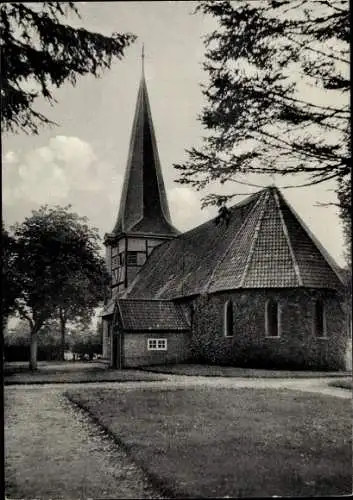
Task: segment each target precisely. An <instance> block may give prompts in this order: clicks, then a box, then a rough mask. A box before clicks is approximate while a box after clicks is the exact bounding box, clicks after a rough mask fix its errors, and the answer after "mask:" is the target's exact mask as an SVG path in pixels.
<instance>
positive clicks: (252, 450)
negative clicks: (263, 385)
mask: <svg viewBox="0 0 353 500" xmlns="http://www.w3.org/2000/svg"><path fill="white" fill-rule="evenodd" d="M66 395H67V396H68V397H69V399H70V400H71V401H73V402H75V403H76V404H78V405H79V406H81V407H83V408H85V409H86V410H87V411H88V412H89V413H90V414H91V416H92V417H93V418H94V419H95V420H96V421H98V422H99V423H100V425H101V426H102V427H104V428H105V429H106V430H108V431H109V433H111V435H113V436H114V437H115V438H116V440H117V441H118V442H120V443H123V444H124V445H125V446H126V447H127V449H128V450H129V452H130V453H131V455H132V457H133V458H134V460H135V461H136V462H137V463H138V464H139V465H140V466H141V467H142V468H143V469H144V470H145V471H146V472H148V474H149V475H150V477H151V479H152V480H153V481H154V484H155V485H158V486H159V487H163V488H164V492H165V493H166V494H167V496H169V497H184V498H187V497H189V498H190V497H193V498H206V497H217V496H218V497H224V496H230V497H250V496H259V497H263V496H273V495H279V496H303V495H304V496H313V495H315V496H316V495H321V496H323V495H338V494H339V495H342V494H350V493H351V491H352V466H351V464H352V452H351V435H352V432H351V431H352V427H351V405H350V401H348V400H343V399H338V398H337V399H336V398H332V397H328V396H320V395H316V394H308V393H299V392H294V391H289V390H284V389H283V390H277V391H273V390H270V389H264V390H262V389H261V390H260V389H255V390H254V389H224V388H222V389H214V388H195V389H175V390H161V389H145V390H142V389H138V390H133V391H124V390H122V391H117V390H115V389H103V390H96V389H94V390H86V389H82V390H75V391H68V392H67V393H66Z"/></svg>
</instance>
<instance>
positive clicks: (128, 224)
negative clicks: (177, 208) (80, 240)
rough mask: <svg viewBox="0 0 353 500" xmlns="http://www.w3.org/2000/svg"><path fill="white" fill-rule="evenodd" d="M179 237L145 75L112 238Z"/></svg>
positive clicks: (139, 92) (138, 100)
mask: <svg viewBox="0 0 353 500" xmlns="http://www.w3.org/2000/svg"><path fill="white" fill-rule="evenodd" d="M127 232H130V233H131V232H132V233H141V234H153V235H163V236H175V235H177V234H179V232H178V230H177V229H175V228H174V227H173V226H172V224H171V220H170V214H169V207H168V201H167V196H166V192H165V187H164V182H163V177H162V171H161V166H160V161H159V155H158V149H157V143H156V138H155V133H154V128H153V122H152V116H151V109H150V104H149V99H148V94H147V86H146V81H145V77H144V74H142V78H141V82H140V88H139V91H138V97H137V104H136V110H135V116H134V121H133V126H132V132H131V138H130V146H129V154H128V161H127V168H126V172H125V178H124V184H123V190H122V195H121V201H120V208H119V214H118V218H117V221H116V224H115V227H114V229H113V233H112V234H113V235H117V234H120V233H127Z"/></svg>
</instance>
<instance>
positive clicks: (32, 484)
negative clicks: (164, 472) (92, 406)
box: [5, 384, 162, 500]
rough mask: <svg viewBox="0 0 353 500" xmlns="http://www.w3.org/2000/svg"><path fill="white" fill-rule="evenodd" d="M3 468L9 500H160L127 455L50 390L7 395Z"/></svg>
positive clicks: (13, 391)
mask: <svg viewBox="0 0 353 500" xmlns="http://www.w3.org/2000/svg"><path fill="white" fill-rule="evenodd" d="M31 387H35V386H31ZM81 387H82V384H81ZM5 463H6V470H5V478H6V494H7V497H8V498H11V499H14V498H16V499H19V498H21V499H46V500H49V499H65V500H69V499H70V500H71V499H72V500H79V499H88V498H94V499H98V498H105V499H106V498H162V497H161V496H160V495H159V494H158V493H156V492H155V491H153V489H152V487H151V485H150V484H149V482H148V480H147V479H146V477H145V475H144V474H143V472H142V471H141V470H140V469H139V468H138V467H136V465H134V463H133V462H132V461H131V460H130V459H129V457H128V456H127V455H126V453H125V452H124V451H123V450H121V449H119V448H118V447H117V446H116V445H115V444H114V442H112V441H111V439H110V438H109V437H108V436H107V435H106V434H104V433H103V432H102V430H101V429H100V428H99V427H98V426H96V425H95V424H93V423H92V422H91V420H90V419H89V418H88V417H87V416H86V415H85V414H83V413H82V412H81V411H79V410H77V409H74V408H73V407H72V406H71V404H70V403H69V402H68V400H67V399H66V398H65V397H64V396H63V395H62V390H59V389H55V388H51V387H50V388H49V387H47V388H45V389H44V388H42V387H40V388H38V386H37V388H36V389H33V390H28V387H26V388H24V387H21V388H20V387H16V388H11V389H6V391H5Z"/></svg>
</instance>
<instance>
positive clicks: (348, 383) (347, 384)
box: [329, 378, 353, 391]
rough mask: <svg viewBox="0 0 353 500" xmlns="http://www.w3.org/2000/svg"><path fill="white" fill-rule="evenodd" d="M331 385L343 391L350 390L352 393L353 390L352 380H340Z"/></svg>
mask: <svg viewBox="0 0 353 500" xmlns="http://www.w3.org/2000/svg"><path fill="white" fill-rule="evenodd" d="M329 385H330V386H332V387H340V388H341V389H348V390H350V391H351V390H352V389H353V380H352V378H343V379H340V380H334V381H332V382H330V383H329Z"/></svg>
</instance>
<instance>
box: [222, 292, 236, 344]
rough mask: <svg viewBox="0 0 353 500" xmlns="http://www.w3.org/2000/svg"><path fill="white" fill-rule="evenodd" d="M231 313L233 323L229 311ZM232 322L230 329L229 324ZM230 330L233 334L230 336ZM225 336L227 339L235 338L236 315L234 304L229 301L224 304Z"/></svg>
mask: <svg viewBox="0 0 353 500" xmlns="http://www.w3.org/2000/svg"><path fill="white" fill-rule="evenodd" d="M229 310H230V311H231V316H230V318H231V321H230V318H229V316H228V311H229ZM230 322H231V328H229V326H230V325H229V323H230ZM229 330H231V334H229ZM223 336H224V337H226V338H232V337H234V314H233V302H232V301H231V300H230V299H229V300H227V301H226V302H225V304H224V309H223Z"/></svg>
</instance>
